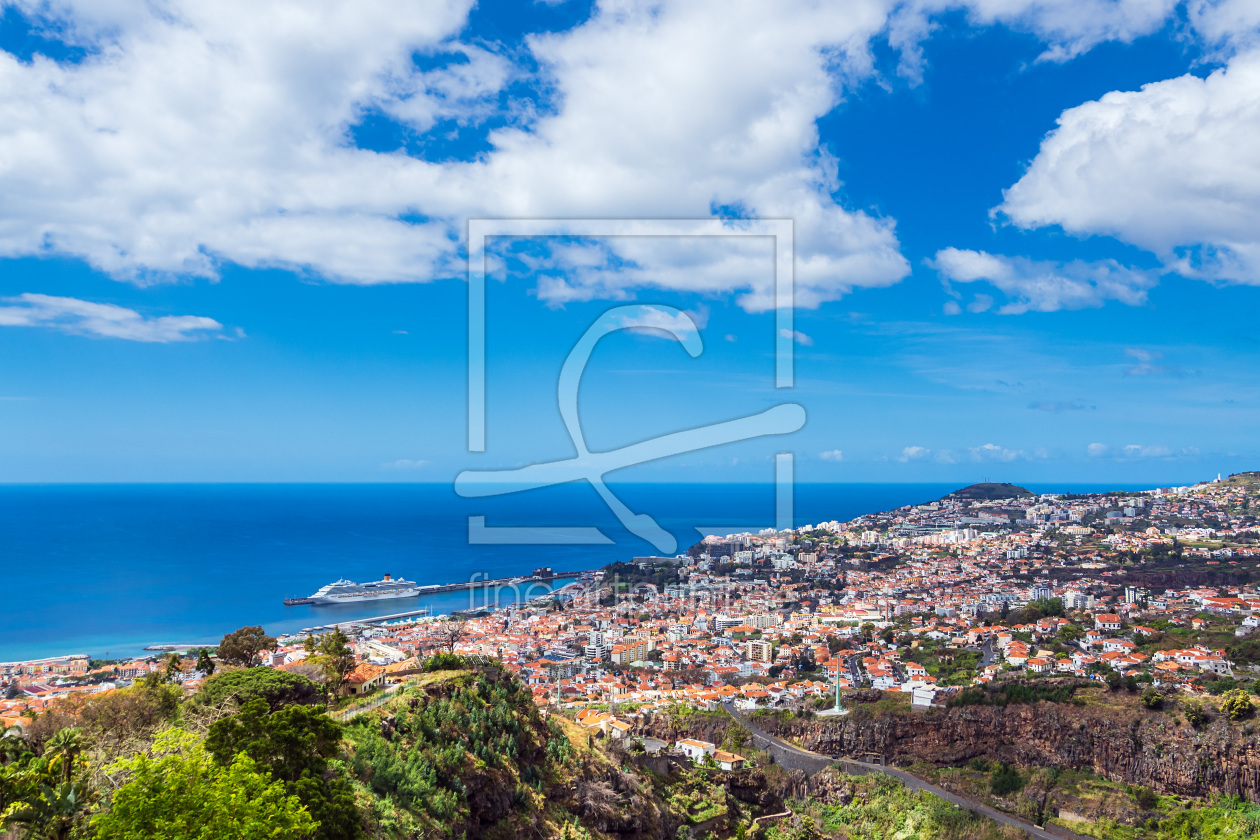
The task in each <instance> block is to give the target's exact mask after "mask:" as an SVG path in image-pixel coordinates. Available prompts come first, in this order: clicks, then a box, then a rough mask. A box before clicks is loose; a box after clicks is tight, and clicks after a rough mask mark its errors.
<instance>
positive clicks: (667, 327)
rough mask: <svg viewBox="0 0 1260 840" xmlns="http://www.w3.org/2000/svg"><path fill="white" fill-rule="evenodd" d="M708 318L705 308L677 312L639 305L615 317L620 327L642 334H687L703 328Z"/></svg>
mask: <svg viewBox="0 0 1260 840" xmlns="http://www.w3.org/2000/svg"><path fill="white" fill-rule="evenodd" d="M708 319H709V312H708V310H707V309H702V310H700V311H698V312H678V311H670V310H667V309H661V308H660V307H656V306H640V307H636V311H635V312H634V313H628V314H624V315H621V316H620V317H619V318H618V319H617V325H618V326H620V327H621V328H622V329H628V330H631V331H633V332H638V333H642V334H644V335H655V336H673V335H679V334H681V335H683V336H688V335H690V334H693V333H697V332H699V331H700V330H702V329H704V325H705V324H706V323H707V322H708Z"/></svg>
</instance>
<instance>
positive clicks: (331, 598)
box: [311, 589, 420, 605]
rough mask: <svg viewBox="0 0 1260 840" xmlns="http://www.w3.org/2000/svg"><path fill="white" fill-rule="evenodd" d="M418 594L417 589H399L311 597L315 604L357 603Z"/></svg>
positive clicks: (394, 599)
mask: <svg viewBox="0 0 1260 840" xmlns="http://www.w3.org/2000/svg"><path fill="white" fill-rule="evenodd" d="M419 594H420V590H419V589H400V590H398V591H397V592H359V593H354V594H346V595H328V596H325V597H321V598H314V599H312V601H311V603H312V604H315V605H324V604H357V603H359V602H360V601H396V600H398V599H399V598H414V597H416V596H417V595H419Z"/></svg>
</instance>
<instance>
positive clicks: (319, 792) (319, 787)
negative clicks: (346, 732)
mask: <svg viewBox="0 0 1260 840" xmlns="http://www.w3.org/2000/svg"><path fill="white" fill-rule="evenodd" d="M340 743H341V726H340V725H339V724H338V723H336V722H335V721H334V720H333V719H332V718H330V717H328V715H326V714H325V713H324V712H323V710H322V709H319V708H316V707H313V706H285V707H284V708H282V709H280V710H278V711H275V712H272V711H270V709H269V708H268V706H267V701H266V700H264V699H262V698H261V697H256V698H254V699H252V700H250V701H249V702H247V703H246V704H245V705H244V706H243V707H242V708H241V711H240V712H239V713H238V714H235V715H232V716H231V717H226V718H223V719H222V720H219V721H216V722H215V723H214V724H212V725H211V727H210V732H209V734H208V735H207V736H206V750H207V751H208V752H209V753H210V755H211V756H213V757H214V760H215V761H216V762H218V763H219V764H220V765H222V766H229V765H231V763H232V762H233V761H234V760H235V757H237V756H240V755H246V756H249V758H250V759H251V760H252V761H253V762H254V763H255V764H256V765H257V767H258V768H259V769H260V770H266V771H267V772H269V773H270V774H271V776H272V777H273V778H275V779H278V780H279V781H281V782H283V783H284V784H285V788H286V790H287V791H288V793H290V794H291V795H294V796H297V797H298V799H299V800H300V801H301V802H302V804H303V805H305V806H306V807H307V808H308V809H309V810H310V812H311V815H312V816H313V817H314V818H315V819H316V820H318V821H319V823H320V829H319V832H318V834H316V835H315V836H316V837H319V838H322V840H349V838H354V837H357V836H359V833H360V824H359V814H358V810H357V809H356V808H355V804H354V794H353V792H352V791H351V789H350V786H349V784H347V783H346V781H345V780H343V779H340V778H337V777H336V775H335V774H333V773H330V772H329V765H328V761H329V759H331V758H335V757H336V756H337V752H338V749H339V747H340Z"/></svg>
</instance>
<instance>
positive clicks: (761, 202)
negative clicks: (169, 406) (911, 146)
mask: <svg viewBox="0 0 1260 840" xmlns="http://www.w3.org/2000/svg"><path fill="white" fill-rule="evenodd" d="M9 3H10V4H14V5H17V6H18V7H19V8H21V9H23V10H24V12H25V13H26V14H28V15H30V16H33V17H34V18H35V19H36V20H37V22H39V21H43V22H44V23H45V24H47V29H48V31H49V32H51V33H53V34H54V35H56V36H58V37H62V38H65V39H67V40H70V41H73V42H74V43H76V44H78V45H81V46H83V47H84V48H86V49H87V50H88V56H87V58H86V59H85V60H84V61H82V62H79V63H58V62H54V61H51V60H48V59H46V58H43V57H36V59H35V60H33V61H31V62H28V63H23V62H20V61H18V60H17V59H16V58H15V57H14V56H12V55H10V54H8V53H0V191H2V192H3V194H4V196H5V201H4V203H3V205H0V256H22V255H31V254H47V253H57V254H63V255H71V256H74V257H78V258H82V259H84V260H86V261H87V262H89V263H90V264H91V265H93V266H95V267H96V268H99V269H101V270H104V271H106V272H109V273H111V274H113V275H115V276H117V277H120V278H126V279H131V280H135V281H139V282H152V281H156V280H161V279H163V278H165V277H166V276H168V275H185V276H187V275H191V276H199V277H214V276H216V275H217V274H218V272H219V270H220V266H221V265H222V264H223V263H224V262H234V263H237V264H240V265H243V266H247V267H267V266H274V267H283V268H290V269H298V270H301V271H304V272H309V273H312V274H315V275H318V276H320V277H323V278H326V279H329V280H333V281H338V282H350V283H383V282H415V281H426V280H430V279H433V278H435V277H443V276H454V275H458V274H459V273H460V271H459V266H458V254H459V240H460V237H461V236H462V232H463V230H464V221H465V220H466V219H467V218H469V217H493V218H503V217H509V218H522V217H534V218H546V217H570V218H583V217H600V218H634V217H646V218H661V217H672V218H702V217H709V216H711V215H712V214H713V213H714V212H715V211H714V210H713V208H715V207H732V206H739V207H742V208H743V209H744V210H745V211H746V213H747V214H748V215H751V216H760V217H767V218H793V219H794V220H795V244H796V257H797V259H796V274H795V280H796V291H797V294H796V303H797V305H798V306H804V307H812V306H817V305H818V304H820V303H822V302H824V301H828V300H834V299H836V298H838V297H840V296H842V295H844V294H846V293H847V292H848V291H850V290H852V289H855V288H874V287H883V286H888V285H890V284H893V283H896V282H898V281H899V280H901V279H902V278H903V277H905V276H906V274H907V273H908V270H909V268H908V265H907V263H906V260H905V259H904V258H903V256H902V255H901V253H900V249H899V245H898V241H897V237H896V235H895V229H894V223H893V221H892V220H890V219H886V218H882V217H878V216H875V215H872V214H870V213H867V212H863V211H861V210H857V209H853V208H850V207H846V206H844V204H843V201H842V200H839V201H838V200H837V199H836V198H835V196H836V195H837V194H838V193H839V191H840V187H841V184H840V183H839V181H838V177H837V172H838V169H837V162H836V161H835V160H833V159H832V158H831V157H830V155H829V154H828V153H827V152H826V150H825V149H824V148H822V147H821V146H820V144H819V137H818V129H817V120H818V118H819V117H821V116H822V115H824V114H826V113H828V112H829V111H831V110H832V109H833V108H834V107H835V106H836V105H837V104H838V103H839V102H840V101H841V98H842V96H843V93H844V90H845V88H846V86H849V85H853V84H858V83H861V82H862V81H864V80H866V79H869V78H870V77H872V76H873V75H875V70H874V60H873V58H872V55H873V53H872V49H871V43H872V41H873V39H876V38H879V37H881V36H884V37H887V38H888V39H889V40H890V42H891V43H892V44H893V46H894V47H895V48H896V49H898V50H900V51H901V52H902V55H903V59H904V60H903V68H904V69H905V70H906V73H907V74H908V75H911V76H913V75H914V72H915V70H914V68H915V67H916V66H921V52H920V51H919V44H920V43H921V42H922V40H923V39H925V38H927V37H928V36H929V35H930V33H931V31H932V28H933V20H934V18H935V17H937V16H939V15H942V14H945V13H948V12H952V11H955V10H958V9H963V10H965V11H966V12H967V14H968V15H969V16H970V19H971V21H972V22H973V23H974V24H976V25H981V26H985V25H991V24H1004V25H1008V26H1011V27H1013V28H1016V29H1019V30H1021V31H1026V32H1031V33H1033V34H1035V35H1036V36H1037V37H1039V38H1041V39H1042V40H1043V41H1044V42H1045V43H1046V44H1047V49H1046V53H1045V56H1044V57H1045V58H1047V59H1053V60H1059V59H1062V58H1066V57H1070V56H1072V55H1076V54H1078V53H1080V52H1082V51H1084V50H1086V49H1089V48H1090V47H1091V46H1093V45H1094V44H1097V43H1100V42H1101V41H1104V40H1120V41H1128V40H1132V39H1133V38H1134V37H1137V36H1138V35H1141V34H1144V33H1147V32H1150V31H1154V30H1155V29H1157V28H1158V27H1159V26H1160V25H1161V21H1162V20H1163V19H1164V18H1165V17H1166V16H1167V14H1168V13H1169V10H1170V8H1171V6H1172V0H1076V1H1075V2H1073V3H1064V2H1058V0H966V2H963V0H851V2H847V3H845V4H844V9H843V11H842V12H841V11H838V10H837V8H836V7H834V6H833V5H828V4H819V3H814V2H807V1H806V0H784V2H781V3H774V4H765V3H758V2H730V0H662V2H632V0H618V2H613V0H607V2H604V3H601V4H598V5H597V6H596V8H595V11H594V13H593V14H592V17H591V19H590V20H589V21H587V22H586V23H584V24H582V25H580V26H578V27H575V28H574V29H572V30H569V31H563V32H555V33H544V34H536V35H533V36H530V37H529V38H528V39H527V40H526V42H525V46H524V47H523V48H522V52H521V53H520V54H517V53H514V52H512V51H511V50H509V49H507V48H504V47H501V46H499V45H495V44H492V43H480V42H479V43H476V44H472V43H465V42H463V41H461V40H460V38H461V33H462V31H463V30H464V27H465V25H466V23H467V19H468V11H469V9H470V7H471V5H472V2H471V0H446V2H433V3H425V4H415V3H407V2H400V1H399V0H362V2H358V3H354V4H345V3H334V2H332V0H323V2H319V1H318V0H277V2H273V3H267V4H258V3H247V2H245V0H224V2H221V3H216V4H213V5H209V4H205V3H197V2H194V1H193V0H166V2H155V3H135V4H127V3H121V4H120V3H100V2H89V0H56V2H52V3H49V2H45V0H9ZM1204 19H1205V20H1207V17H1205V18H1204ZM1224 25H1225V24H1221V26H1224ZM1204 26H1207V24H1206V23H1205V24H1204ZM526 52H527V53H528V55H527V56H526V55H524V53H526ZM414 55H421V56H425V57H427V59H429V60H426V62H425V66H424V67H421V66H420V65H418V64H417V63H416V62H415V61H413V60H412V57H413V56H414ZM441 56H445V59H443V60H441V61H434V60H432V59H434V58H435V57H441ZM434 64H436V65H437V66H433V65H434ZM518 82H520V83H522V84H523V85H524V86H525V87H526V88H530V90H531V91H532V92H530V93H526V94H521V95H517V94H516V93H513V87H512V86H513V85H514V84H516V83H518ZM531 86H532V87H531ZM539 91H541V93H538V92H539ZM539 97H541V99H542V100H543V102H542V104H541V105H538V104H535V102H534V100H535V99H536V98H539ZM365 114H366V115H377V114H379V115H384V116H385V117H388V118H391V119H393V120H396V121H398V122H399V123H400V124H402V125H403V126H405V127H406V128H407V129H409V130H410V131H412V132H414V133H416V134H421V135H422V134H423V133H424V132H430V131H440V130H442V129H441V126H442V125H443V124H444V123H446V124H459V125H462V126H478V125H483V124H485V123H486V121H487V120H489V119H494V120H496V122H495V123H494V125H495V128H494V129H493V130H488V129H487V130H486V136H485V145H486V149H485V150H484V151H483V152H482V153H481V154H480V155H479V156H477V157H476V158H475V159H472V160H424V159H420V158H417V157H412V156H409V155H408V154H406V153H405V152H403V151H386V152H377V151H370V150H366V149H361V148H357V147H356V146H355V145H354V143H353V142H352V137H353V133H354V128H355V126H356V125H358V124H359V122H360V121H361V120H362V119H363V118H364V115H365ZM605 247H606V249H607V250H608V251H609V252H611V253H612V255H613V257H614V259H610V260H609V261H608V262H607V264H595V265H584V264H582V263H581V262H580V255H579V254H578V253H577V252H576V251H574V250H570V251H568V252H566V253H565V254H564V257H563V259H566V260H574V261H575V262H572V263H571V264H569V265H568V266H567V267H568V268H569V269H571V271H569V272H568V273H565V274H564V276H563V277H552V278H551V279H549V280H547V281H546V282H542V283H540V286H539V290H538V291H539V295H540V297H543V298H544V299H545V300H548V301H549V302H563V301H564V300H567V299H590V298H594V297H600V298H619V297H630V296H632V295H633V294H634V292H635V291H636V290H639V289H644V288H667V289H678V290H686V291H698V292H706V293H708V292H713V293H716V292H722V293H729V292H735V293H737V295H738V297H737V300H738V301H739V303H740V305H742V306H744V307H745V308H746V309H749V310H750V311H759V310H764V309H767V308H770V307H771V306H772V305H773V300H774V298H773V283H772V274H771V273H770V272H769V271H768V270H767V268H768V262H767V260H766V258H765V255H764V254H763V253H761V252H759V251H758V250H757V248H756V246H755V244H744V245H741V246H739V247H727V246H719V245H713V244H712V243H707V244H695V243H691V244H688V243H677V244H676V245H675V246H674V247H673V248H661V247H657V246H654V245H652V243H645V242H640V241H635V239H634V238H633V237H625V238H619V239H617V240H615V241H612V242H610V243H608V244H606V246H605ZM697 263H699V264H701V268H700V269H697V268H696V265H697ZM973 305H974V304H973Z"/></svg>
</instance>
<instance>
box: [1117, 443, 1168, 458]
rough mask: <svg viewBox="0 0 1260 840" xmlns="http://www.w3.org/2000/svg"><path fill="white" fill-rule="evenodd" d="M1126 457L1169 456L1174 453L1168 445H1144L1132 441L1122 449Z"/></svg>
mask: <svg viewBox="0 0 1260 840" xmlns="http://www.w3.org/2000/svg"><path fill="white" fill-rule="evenodd" d="M1121 452H1122V453H1123V455H1124V457H1126V458H1167V457H1169V456H1171V455H1172V454H1173V451H1172V449H1170V448H1169V447H1167V446H1142V445H1139V444H1136V443H1131V444H1129V445H1128V446H1126V447H1124V449H1122V450H1121Z"/></svg>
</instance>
